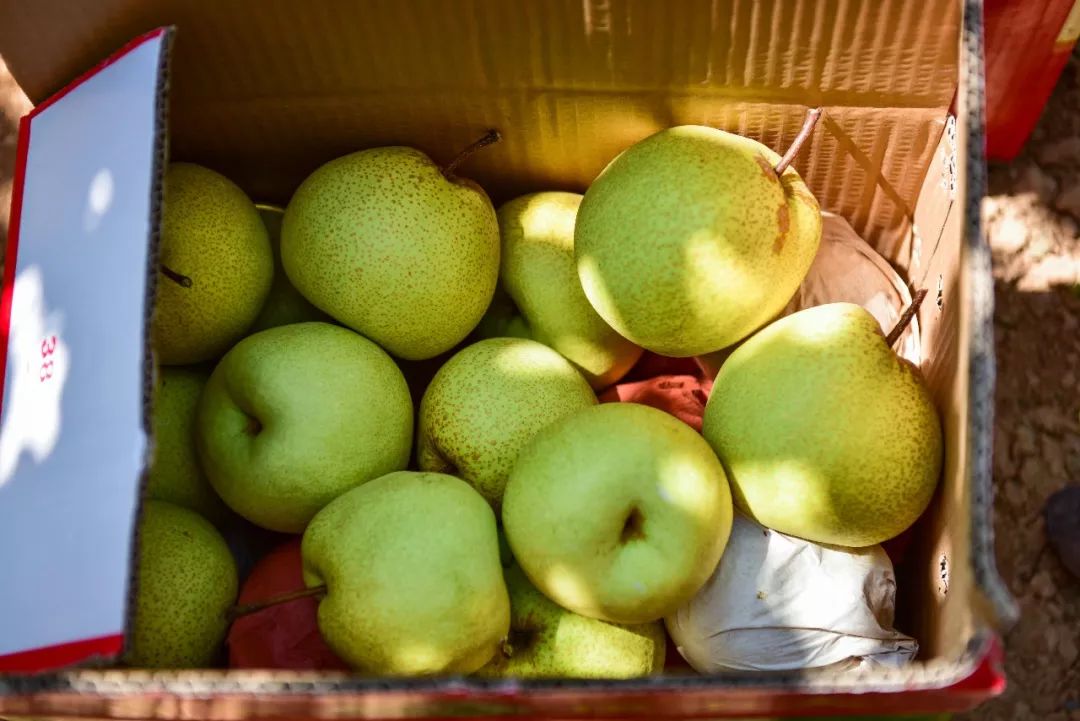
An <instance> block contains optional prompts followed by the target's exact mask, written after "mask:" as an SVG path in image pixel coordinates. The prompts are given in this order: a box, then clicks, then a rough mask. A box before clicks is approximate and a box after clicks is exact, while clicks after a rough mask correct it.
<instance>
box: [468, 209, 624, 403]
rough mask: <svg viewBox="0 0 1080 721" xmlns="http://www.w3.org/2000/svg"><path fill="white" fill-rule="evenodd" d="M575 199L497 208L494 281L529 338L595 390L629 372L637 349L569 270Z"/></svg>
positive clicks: (572, 265) (572, 267)
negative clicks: (564, 361)
mask: <svg viewBox="0 0 1080 721" xmlns="http://www.w3.org/2000/svg"><path fill="white" fill-rule="evenodd" d="M581 198H582V196H581V195H579V194H577V193H563V192H543V193H532V194H529V195H523V196H521V197H519V198H515V199H513V200H511V201H510V202H508V203H505V204H504V205H502V206H501V207H500V208H499V210H498V211H497V215H498V218H499V234H500V236H501V237H502V260H501V268H500V271H499V278H500V281H501V283H502V286H503V287H504V288H505V289H506V292H507V294H508V295H509V296H510V298H511V299H512V300H513V302H514V304H515V305H516V306H517V309H518V311H519V312H520V313H521V316H522V318H523V320H524V323H523V325H524V326H525V327H526V328H527V329H528V330H527V332H528V334H529V336H530V337H532V338H533V339H534V340H538V341H540V342H541V343H543V344H544V345H548V346H551V347H552V348H554V349H555V350H557V351H559V353H562V354H563V355H564V356H565V357H566V358H567V359H568V360H569V361H570V362H571V363H573V364H574V365H575V366H577V368H578V370H580V371H581V373H582V374H583V375H584V376H585V378H586V379H587V380H588V381H589V383H590V384H591V385H592V387H593V388H596V389H601V388H606V387H607V386H609V385H611V384H612V383H614V382H615V381H617V380H619V379H620V378H622V377H623V376H624V375H625V374H626V372H627V371H628V370H630V368H631V366H633V365H634V363H635V362H637V359H638V358H640V357H641V348H639V347H638V346H636V345H634V344H633V343H631V342H630V341H628V340H626V339H625V338H623V337H622V336H621V335H619V334H618V333H616V332H615V331H614V330H612V329H611V326H609V325H608V324H607V323H605V322H604V319H603V318H601V317H600V316H599V315H597V313H596V311H595V310H593V307H592V306H591V305H589V300H588V298H586V297H585V292H584V291H583V290H582V289H581V281H580V280H578V273H577V265H576V263H575V262H574V221H575V218H576V217H577V212H578V206H580V205H581ZM489 312H490V311H489ZM519 322H520V321H519ZM510 334H513V331H511V332H510V333H507V335H510Z"/></svg>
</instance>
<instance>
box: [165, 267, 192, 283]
mask: <svg viewBox="0 0 1080 721" xmlns="http://www.w3.org/2000/svg"><path fill="white" fill-rule="evenodd" d="M161 274H162V275H164V276H165V277H166V278H168V279H169V280H171V281H172V282H174V283H176V284H177V285H178V286H180V287H181V288H190V287H191V286H192V281H191V278H189V277H188V276H186V275H184V274H183V273H177V272H176V271H175V270H173V269H172V268H170V267H169V266H167V265H165V264H164V263H162V264H161Z"/></svg>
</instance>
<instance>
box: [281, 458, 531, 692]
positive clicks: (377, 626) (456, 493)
mask: <svg viewBox="0 0 1080 721" xmlns="http://www.w3.org/2000/svg"><path fill="white" fill-rule="evenodd" d="M302 555H303V562H304V578H305V581H306V583H307V585H308V586H309V587H314V586H320V585H325V587H326V588H325V596H324V598H323V599H322V601H320V603H319V612H318V623H319V630H320V631H321V633H322V636H323V638H324V639H325V640H326V642H327V644H329V646H330V647H331V648H332V649H333V650H334V652H335V653H337V654H338V655H339V656H340V657H341V658H342V659H344V660H345V661H346V662H347V663H349V664H350V665H351V666H353V667H354V668H357V669H359V670H362V671H365V672H367V673H371V674H377V675H393V676H398V675H430V674H441V673H471V672H473V671H475V670H477V669H478V668H480V667H481V666H483V665H484V664H486V663H487V662H488V661H490V660H491V658H492V657H493V656H494V654H495V651H496V649H498V647H499V645H500V644H501V643H502V641H503V639H505V638H506V634H507V633H508V631H509V628H510V601H509V598H508V596H507V592H506V585H505V583H504V582H503V573H502V565H501V564H500V562H499V541H498V534H497V531H496V527H495V515H494V514H493V513H492V511H491V508H490V507H489V506H488V505H487V503H485V502H484V499H483V498H481V497H480V495H479V494H477V493H476V491H474V490H473V489H472V488H470V487H469V485H468V484H467V483H465V482H464V481H462V480H460V479H458V478H454V477H453V476H447V475H443V474H441V473H415V472H411V471H401V472H398V473H390V474H388V475H385V476H383V477H381V478H377V479H375V480H374V481H371V482H369V483H365V484H364V485H362V486H360V487H358V488H354V489H353V490H351V491H349V492H348V493H346V494H344V495H342V496H340V497H339V498H337V499H336V500H334V501H332V502H331V503H330V504H329V505H328V506H326V508H324V509H323V510H322V511H320V512H319V513H318V514H317V515H316V516H315V518H314V519H313V520H312V521H311V525H310V526H308V529H307V531H306V532H305V533H304V540H303V545H302Z"/></svg>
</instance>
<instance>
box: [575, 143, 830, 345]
mask: <svg viewBox="0 0 1080 721" xmlns="http://www.w3.org/2000/svg"><path fill="white" fill-rule="evenodd" d="M779 161H780V156H779V155H777V154H776V153H774V152H773V151H772V150H770V149H769V148H767V147H765V146H764V145H762V144H761V143H758V142H756V141H754V140H751V139H749V138H744V137H742V136H739V135H734V134H732V133H726V132H724V131H722V130H716V129H713V128H706V127H700V126H680V127H675V128H670V129H667V130H663V131H661V132H659V133H656V134H655V135H652V136H650V137H648V138H646V139H644V140H642V141H640V142H639V143H637V144H635V145H633V146H631V147H630V148H629V149H627V150H626V151H624V152H623V153H622V154H621V155H619V156H618V157H616V158H615V160H613V161H612V162H611V163H610V164H609V165H608V166H607V168H605V169H604V171H603V172H602V173H601V174H600V176H599V177H598V178H597V179H596V180H595V181H594V182H593V184H592V185H591V186H590V187H589V189H588V192H586V193H585V199H584V200H583V201H582V203H581V209H580V210H579V211H578V217H577V225H576V230H575V233H574V246H575V248H574V250H575V257H576V259H577V268H578V273H579V275H580V278H581V285H582V287H583V288H584V290H585V295H586V297H588V299H589V302H590V303H592V306H593V307H594V308H595V309H596V311H597V312H598V313H599V314H600V316H601V317H602V318H603V319H604V320H605V321H607V323H608V324H609V325H610V326H611V327H612V328H614V329H615V330H616V331H617V332H618V333H619V334H620V335H622V336H623V337H625V338H627V339H629V340H630V341H631V342H633V343H636V344H638V345H640V346H642V347H644V348H647V349H648V350H651V351H654V352H656V353H659V354H661V355H666V356H676V357H685V356H692V355H701V354H704V353H711V352H713V351H716V350H719V349H721V348H724V347H725V346H728V345H731V344H732V343H735V342H736V341H738V340H740V339H742V338H743V337H745V336H746V335H749V334H750V333H751V332H752V331H754V330H755V329H757V328H758V327H759V326H761V325H763V324H765V323H766V322H768V321H769V320H771V319H772V318H773V317H774V316H775V315H776V314H777V313H779V312H780V311H781V310H782V309H783V308H784V306H785V305H786V304H787V302H788V300H790V298H791V297H792V295H794V294H795V291H796V290H797V289H798V287H799V284H800V283H801V282H802V279H803V277H804V276H805V275H806V272H807V271H808V270H809V269H810V264H811V263H812V262H813V260H814V255H815V254H816V252H817V248H818V244H819V242H820V240H821V213H820V210H819V208H818V203H817V200H816V199H815V198H814V196H813V194H812V193H811V192H810V191H809V190H808V189H807V187H806V184H805V183H804V182H803V181H802V179H801V178H800V177H799V174H798V172H797V171H796V170H795V169H794V168H792V167H790V166H789V167H787V168H786V169H785V170H784V171H783V173H781V174H780V175H777V173H776V172H775V170H774V167H775V166H776V165H777V163H778V162H779Z"/></svg>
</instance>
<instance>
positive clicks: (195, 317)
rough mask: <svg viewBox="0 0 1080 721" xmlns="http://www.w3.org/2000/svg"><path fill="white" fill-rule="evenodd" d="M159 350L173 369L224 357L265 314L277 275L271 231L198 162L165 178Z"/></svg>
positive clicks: (156, 331)
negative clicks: (275, 275) (270, 237)
mask: <svg viewBox="0 0 1080 721" xmlns="http://www.w3.org/2000/svg"><path fill="white" fill-rule="evenodd" d="M158 254H159V258H160V261H161V266H160V269H159V272H158V282H157V303H156V306H155V310H154V317H153V328H152V331H153V340H154V350H155V352H156V353H157V357H158V360H159V361H160V362H161V363H162V364H165V365H186V364H191V363H200V362H202V361H206V360H211V359H213V358H217V357H219V356H220V355H221V354H222V353H224V352H225V351H226V350H228V349H229V346H231V345H232V344H233V343H235V342H236V341H238V340H239V339H240V338H241V337H242V336H243V335H244V333H245V332H246V331H247V329H248V328H249V327H250V326H251V324H252V322H253V321H254V320H255V316H257V315H258V314H259V309H260V308H262V306H263V302H264V301H265V300H266V296H267V293H269V291H270V283H271V280H272V279H273V275H274V258H273V254H272V252H271V250H270V240H269V238H268V237H267V233H266V227H265V226H264V225H263V223H262V220H260V219H259V213H258V211H257V210H255V205H254V203H252V202H251V200H250V199H249V198H248V197H247V196H246V195H244V191H242V190H240V188H239V187H237V186H236V184H234V183H233V182H232V181H230V180H229V179H228V178H226V177H224V176H222V175H219V174H218V173H215V172H214V171H212V170H209V169H208V168H204V167H201V166H199V165H193V164H191V163H172V164H171V165H170V166H169V169H168V170H167V171H166V172H165V180H164V199H163V207H162V213H161V241H160V244H159V248H158Z"/></svg>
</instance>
